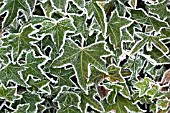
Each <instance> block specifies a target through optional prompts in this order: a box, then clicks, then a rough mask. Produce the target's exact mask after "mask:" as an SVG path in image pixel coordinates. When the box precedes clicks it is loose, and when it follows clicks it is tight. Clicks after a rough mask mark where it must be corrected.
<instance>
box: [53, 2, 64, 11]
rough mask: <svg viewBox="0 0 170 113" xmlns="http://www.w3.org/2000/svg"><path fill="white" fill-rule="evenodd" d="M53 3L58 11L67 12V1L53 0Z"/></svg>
mask: <svg viewBox="0 0 170 113" xmlns="http://www.w3.org/2000/svg"><path fill="white" fill-rule="evenodd" d="M52 2H53V5H54V6H55V7H56V8H57V9H60V10H62V11H65V9H66V2H67V0H52Z"/></svg>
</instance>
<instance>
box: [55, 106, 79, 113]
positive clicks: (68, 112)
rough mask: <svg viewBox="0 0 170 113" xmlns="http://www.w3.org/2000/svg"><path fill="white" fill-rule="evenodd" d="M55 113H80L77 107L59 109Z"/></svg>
mask: <svg viewBox="0 0 170 113" xmlns="http://www.w3.org/2000/svg"><path fill="white" fill-rule="evenodd" d="M57 113H82V112H81V111H80V110H79V109H78V108H77V107H74V106H71V107H67V108H65V109H59V110H58V112H57Z"/></svg>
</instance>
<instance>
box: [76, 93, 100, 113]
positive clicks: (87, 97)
mask: <svg viewBox="0 0 170 113" xmlns="http://www.w3.org/2000/svg"><path fill="white" fill-rule="evenodd" d="M79 95H80V97H81V103H80V107H81V109H82V111H83V112H87V111H86V108H87V103H88V104H89V105H90V106H92V108H93V107H94V109H96V110H99V111H103V107H102V105H101V104H100V103H99V102H98V101H97V100H96V99H94V92H93V91H91V92H89V94H88V95H86V94H85V93H80V94H79Z"/></svg>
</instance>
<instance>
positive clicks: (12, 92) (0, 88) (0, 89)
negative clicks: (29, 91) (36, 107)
mask: <svg viewBox="0 0 170 113" xmlns="http://www.w3.org/2000/svg"><path fill="white" fill-rule="evenodd" d="M0 98H1V99H5V100H6V101H8V102H11V103H14V102H15V100H19V99H21V95H18V94H17V91H16V87H9V88H6V87H5V86H4V85H3V84H1V85H0Z"/></svg>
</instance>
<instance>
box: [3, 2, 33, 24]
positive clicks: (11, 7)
mask: <svg viewBox="0 0 170 113" xmlns="http://www.w3.org/2000/svg"><path fill="white" fill-rule="evenodd" d="M20 10H22V11H24V14H25V15H26V16H27V18H28V17H29V16H30V15H31V11H30V7H29V5H28V3H27V1H26V0H6V1H4V5H3V6H2V7H1V8H0V14H2V13H4V12H8V13H7V16H6V19H5V20H4V22H3V27H7V26H8V25H10V24H11V23H12V21H13V20H14V19H15V18H16V17H17V14H18V11H20Z"/></svg>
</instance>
